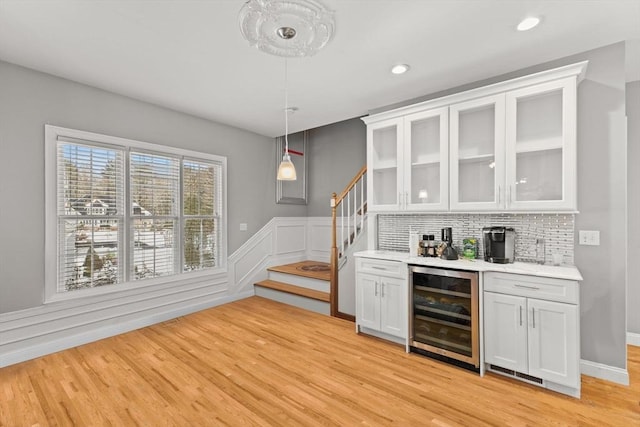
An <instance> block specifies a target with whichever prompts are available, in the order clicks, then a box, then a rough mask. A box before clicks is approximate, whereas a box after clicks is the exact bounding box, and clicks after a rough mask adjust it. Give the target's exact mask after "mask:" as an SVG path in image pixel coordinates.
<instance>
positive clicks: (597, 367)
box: [580, 360, 629, 385]
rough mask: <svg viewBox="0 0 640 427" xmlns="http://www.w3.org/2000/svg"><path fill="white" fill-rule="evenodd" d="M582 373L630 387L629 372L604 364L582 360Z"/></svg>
mask: <svg viewBox="0 0 640 427" xmlns="http://www.w3.org/2000/svg"><path fill="white" fill-rule="evenodd" d="M580 373H582V374H584V375H589V376H590V377H595V378H600V379H602V380H607V381H611V382H614V383H618V384H622V385H629V372H628V371H627V370H626V369H622V368H617V367H615V366H609V365H605V364H603V363H597V362H591V361H589V360H580Z"/></svg>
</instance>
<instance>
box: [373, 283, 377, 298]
mask: <svg viewBox="0 0 640 427" xmlns="http://www.w3.org/2000/svg"><path fill="white" fill-rule="evenodd" d="M373 295H374V296H376V297H377V296H378V282H376V288H375V290H374V291H373Z"/></svg>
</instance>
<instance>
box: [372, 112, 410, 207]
mask: <svg viewBox="0 0 640 427" xmlns="http://www.w3.org/2000/svg"><path fill="white" fill-rule="evenodd" d="M402 122H403V118H402V117H399V118H395V119H390V120H385V121H381V122H378V123H373V124H371V125H369V126H367V144H368V146H367V165H368V174H369V178H368V179H369V180H370V184H369V185H367V201H368V205H369V206H368V210H369V211H376V210H377V211H384V210H387V211H388V210H398V209H400V208H401V204H402V202H403V201H404V200H403V196H402V194H403V187H402V170H401V167H400V166H401V164H402V154H403V153H402V141H403V126H402Z"/></svg>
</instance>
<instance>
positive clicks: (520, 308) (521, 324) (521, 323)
mask: <svg viewBox="0 0 640 427" xmlns="http://www.w3.org/2000/svg"><path fill="white" fill-rule="evenodd" d="M520 326H522V306H520Z"/></svg>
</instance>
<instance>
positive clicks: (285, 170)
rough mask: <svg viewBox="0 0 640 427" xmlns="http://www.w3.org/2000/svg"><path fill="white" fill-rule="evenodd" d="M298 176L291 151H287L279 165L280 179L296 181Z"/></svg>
mask: <svg viewBox="0 0 640 427" xmlns="http://www.w3.org/2000/svg"><path fill="white" fill-rule="evenodd" d="M297 178H298V177H297V176H296V168H295V166H293V162H291V157H290V156H289V153H285V154H284V156H283V157H282V162H281V163H280V166H279V167H278V180H279V181H295V180H296V179H297Z"/></svg>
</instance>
